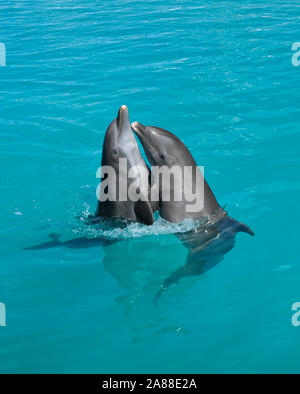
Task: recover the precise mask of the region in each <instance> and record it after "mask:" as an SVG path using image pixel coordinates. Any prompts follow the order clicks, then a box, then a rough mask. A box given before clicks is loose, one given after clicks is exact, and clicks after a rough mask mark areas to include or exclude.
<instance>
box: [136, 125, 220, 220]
mask: <svg viewBox="0 0 300 394" xmlns="http://www.w3.org/2000/svg"><path fill="white" fill-rule="evenodd" d="M131 127H132V129H133V131H134V132H135V134H136V135H137V136H138V138H139V140H140V141H141V144H142V146H143V148H144V151H145V153H146V156H147V158H148V160H149V162H150V164H151V166H156V168H163V167H164V168H168V169H169V170H172V168H173V169H174V168H176V167H177V168H178V167H179V168H180V170H181V173H182V174H184V169H185V168H188V167H190V168H191V169H192V178H191V182H190V183H191V184H190V185H189V186H190V187H191V188H192V189H193V190H195V189H196V186H197V180H198V179H199V181H200V183H202V185H203V188H202V189H203V192H202V193H201V195H199V199H200V200H202V206H201V207H199V209H198V210H196V211H193V212H188V211H187V209H186V207H187V206H188V205H189V201H187V199H186V197H185V195H184V193H182V199H181V201H177V200H176V199H175V198H174V190H175V189H176V184H175V180H174V178H173V179H171V183H170V199H169V200H167V201H165V200H164V199H163V198H162V193H163V190H164V188H165V185H164V182H162V180H161V178H159V180H158V179H156V180H154V181H153V182H156V183H155V184H153V188H158V190H159V211H160V215H161V216H162V218H164V219H165V220H167V221H169V222H173V223H178V222H181V221H182V220H184V219H186V218H194V219H197V218H201V217H205V216H209V215H212V214H214V213H215V212H217V211H219V210H220V209H221V208H220V205H219V204H218V202H217V200H216V197H215V196H214V194H213V192H212V190H211V188H210V187H209V185H208V183H207V182H206V180H205V179H204V177H203V175H202V173H201V171H200V169H199V167H198V166H197V164H196V162H195V160H194V158H193V156H192V155H191V154H190V152H189V150H188V149H187V147H186V146H185V145H184V144H183V142H182V141H180V139H179V138H177V137H176V136H175V135H174V134H172V133H170V132H169V131H167V130H164V129H162V128H159V127H153V126H143V125H142V124H141V123H138V122H134V123H132V124H131ZM159 182H160V184H158V183H159Z"/></svg>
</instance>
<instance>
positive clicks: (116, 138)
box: [102, 105, 144, 168]
mask: <svg viewBox="0 0 300 394" xmlns="http://www.w3.org/2000/svg"><path fill="white" fill-rule="evenodd" d="M102 152H103V153H102V165H110V166H113V167H115V168H116V167H117V166H118V164H119V159H120V158H126V159H127V160H128V167H132V166H136V165H140V164H142V165H143V162H144V160H143V158H142V155H141V153H140V150H139V147H138V144H137V142H136V139H135V137H134V134H133V132H132V130H131V127H130V122H129V115H128V108H127V107H126V105H122V107H121V108H120V109H119V112H118V116H117V118H116V119H114V120H113V121H112V122H111V124H110V125H109V126H108V129H107V131H106V135H105V139H104V143H103V149H102Z"/></svg>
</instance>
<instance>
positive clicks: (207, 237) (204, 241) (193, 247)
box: [131, 122, 254, 304]
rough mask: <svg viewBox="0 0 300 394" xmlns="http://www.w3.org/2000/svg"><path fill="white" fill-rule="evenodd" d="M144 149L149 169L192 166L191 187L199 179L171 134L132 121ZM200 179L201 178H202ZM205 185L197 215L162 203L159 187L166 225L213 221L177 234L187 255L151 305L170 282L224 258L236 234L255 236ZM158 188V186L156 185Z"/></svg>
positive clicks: (185, 151) (180, 205)
mask: <svg viewBox="0 0 300 394" xmlns="http://www.w3.org/2000/svg"><path fill="white" fill-rule="evenodd" d="M131 127H132V129H133V131H134V132H135V134H136V135H137V136H138V138H139V139H140V141H141V144H142V146H143V148H144V151H145V153H146V156H147V158H148V160H149V162H150V164H151V166H158V167H162V166H167V167H169V168H171V167H173V166H179V167H180V168H181V169H182V171H183V168H184V167H185V166H192V167H193V170H194V172H193V177H192V182H193V186H194V183H195V179H196V172H197V171H199V173H198V176H199V177H201V176H202V174H201V172H200V170H199V169H198V167H197V164H196V162H195V160H194V159H193V157H192V155H191V154H190V152H189V150H188V149H187V147H186V146H185V145H184V144H183V142H182V141H180V140H179V139H178V138H177V137H176V136H175V135H174V134H172V133H170V132H169V131H167V130H164V129H161V128H159V127H153V126H143V125H142V124H141V123H138V122H134V123H132V125H131ZM202 177H203V176H202ZM202 181H203V183H204V196H203V199H204V204H203V206H202V209H201V210H200V211H198V212H187V211H186V203H187V202H186V201H185V200H184V199H183V200H182V201H181V202H178V201H174V198H173V200H172V198H171V201H162V200H161V187H159V193H160V195H159V211H160V215H161V216H162V217H163V218H164V219H166V220H168V221H169V222H175V223H177V222H180V221H182V220H183V219H185V218H193V219H201V218H205V217H206V218H210V217H214V216H215V218H216V219H215V220H214V221H213V222H211V221H209V220H208V222H207V225H204V226H202V227H200V228H199V229H195V230H193V231H190V232H188V233H185V234H178V238H179V239H180V240H181V241H182V243H183V245H184V246H185V247H187V248H188V250H189V254H188V256H187V260H186V263H185V265H184V266H182V267H180V268H178V269H177V270H176V271H175V272H174V273H173V274H171V275H170V277H169V278H167V279H166V280H165V282H164V284H163V285H162V286H161V289H160V290H159V292H158V293H157V295H156V297H155V300H154V304H156V303H157V301H158V299H159V297H160V295H161V294H162V292H163V291H164V290H165V289H167V288H168V287H169V286H170V285H171V284H172V283H177V282H178V281H179V279H180V278H183V277H186V276H193V275H200V274H202V273H204V272H205V271H207V270H208V269H210V268H212V267H213V266H215V265H216V264H217V263H218V262H220V261H221V260H222V259H223V256H224V255H225V254H226V253H227V252H229V251H230V250H231V249H232V248H233V247H234V240H235V235H236V234H237V233H238V232H240V231H241V232H246V233H248V234H250V235H254V233H253V231H252V230H251V229H250V228H249V227H248V226H246V225H245V224H243V223H240V222H238V221H236V220H235V219H232V218H231V217H229V216H228V215H227V213H226V212H225V211H224V210H223V209H222V208H221V207H220V205H219V204H218V202H217V200H216V198H215V196H214V194H213V192H212V190H211V188H210V187H209V185H208V184H207V182H206V180H205V179H203V180H202ZM159 186H160V185H159ZM170 190H171V194H170V196H171V197H172V196H173V197H174V193H172V192H174V183H173V184H172V183H171V185H170Z"/></svg>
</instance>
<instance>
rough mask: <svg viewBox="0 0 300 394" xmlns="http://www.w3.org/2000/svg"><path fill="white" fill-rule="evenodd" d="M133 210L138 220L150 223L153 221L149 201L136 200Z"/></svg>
mask: <svg viewBox="0 0 300 394" xmlns="http://www.w3.org/2000/svg"><path fill="white" fill-rule="evenodd" d="M134 212H135V214H136V217H137V219H138V221H140V222H142V223H144V224H147V225H151V224H153V223H154V216H153V211H152V208H151V205H150V203H149V201H142V200H138V201H137V202H136V203H135V204H134Z"/></svg>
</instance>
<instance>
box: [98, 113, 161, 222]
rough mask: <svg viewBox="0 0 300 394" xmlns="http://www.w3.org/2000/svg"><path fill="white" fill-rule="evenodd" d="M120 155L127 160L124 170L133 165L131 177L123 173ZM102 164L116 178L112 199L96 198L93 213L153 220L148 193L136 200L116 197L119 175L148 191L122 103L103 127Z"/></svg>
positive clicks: (144, 166) (147, 179)
mask: <svg viewBox="0 0 300 394" xmlns="http://www.w3.org/2000/svg"><path fill="white" fill-rule="evenodd" d="M120 159H126V160H127V170H128V171H129V170H130V169H133V168H134V169H136V170H135V173H134V178H129V177H128V172H127V174H125V175H124V168H122V167H121V166H120ZM104 166H109V167H110V168H113V169H114V171H115V174H116V179H115V181H116V182H115V185H112V186H113V187H115V190H116V200H115V201H111V200H106V201H99V202H98V207H97V211H96V216H97V217H106V218H125V219H129V220H132V221H140V222H142V223H145V224H152V223H153V222H154V218H153V209H152V206H151V205H150V203H149V201H148V195H143V196H142V197H143V198H141V199H139V200H138V201H136V202H135V201H131V200H130V198H128V197H127V196H126V198H120V196H119V180H120V179H121V180H124V177H125V178H127V187H128V188H129V187H130V185H132V183H133V182H135V185H136V186H137V188H138V189H139V190H141V191H146V193H145V194H148V192H149V190H150V179H151V175H150V170H149V168H148V166H147V164H146V163H145V161H144V159H143V158H142V155H141V153H140V150H139V147H138V144H137V141H136V139H135V137H134V134H133V132H132V130H131V127H130V122H129V116H128V109H127V107H126V106H125V105H123V106H122V107H121V108H120V109H119V113H118V117H117V119H115V120H113V121H112V122H111V124H110V125H109V127H108V129H107V131H106V135H105V139H104V143H103V150H102V163H101V167H102V169H103V167H104ZM142 170H143V171H142ZM145 175H146V176H145ZM102 192H103V190H102ZM127 193H128V189H127Z"/></svg>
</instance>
